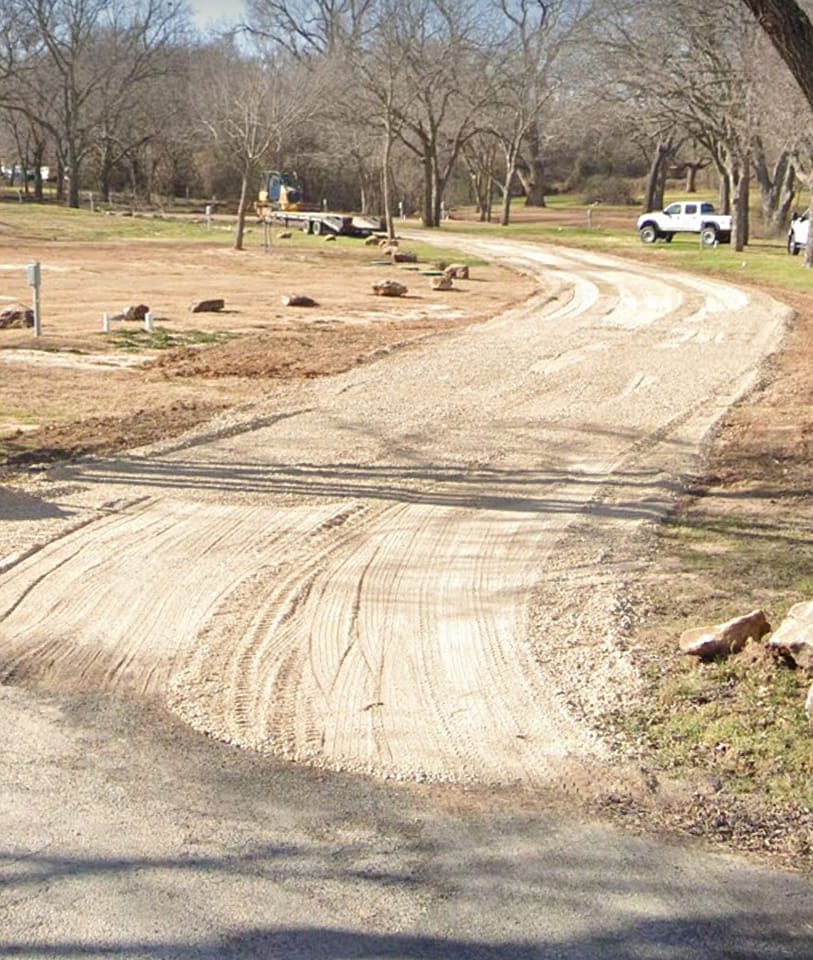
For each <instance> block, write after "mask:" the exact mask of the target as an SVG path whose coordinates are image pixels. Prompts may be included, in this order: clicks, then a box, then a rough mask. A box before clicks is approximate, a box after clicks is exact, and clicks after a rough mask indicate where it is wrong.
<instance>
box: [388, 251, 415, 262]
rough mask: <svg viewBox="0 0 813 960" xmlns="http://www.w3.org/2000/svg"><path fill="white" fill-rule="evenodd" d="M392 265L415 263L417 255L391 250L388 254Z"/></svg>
mask: <svg viewBox="0 0 813 960" xmlns="http://www.w3.org/2000/svg"><path fill="white" fill-rule="evenodd" d="M390 256H391V257H392V262H393V263H417V262H418V254H417V253H410V251H409V250H393V251H392V252H391V253H390Z"/></svg>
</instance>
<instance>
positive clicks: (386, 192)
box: [381, 123, 395, 240]
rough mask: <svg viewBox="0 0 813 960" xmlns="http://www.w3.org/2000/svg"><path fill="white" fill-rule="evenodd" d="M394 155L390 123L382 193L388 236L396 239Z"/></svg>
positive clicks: (385, 146)
mask: <svg viewBox="0 0 813 960" xmlns="http://www.w3.org/2000/svg"><path fill="white" fill-rule="evenodd" d="M391 155H392V132H391V129H390V125H389V123H387V124H386V129H385V132H384V162H383V164H382V170H381V192H382V196H383V200H384V218H385V221H386V224H387V236H388V237H389V238H390V240H393V239H394V238H395V222H394V220H393V217H392V196H391V190H390V187H391V177H390V158H391Z"/></svg>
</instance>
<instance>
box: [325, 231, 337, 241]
mask: <svg viewBox="0 0 813 960" xmlns="http://www.w3.org/2000/svg"><path fill="white" fill-rule="evenodd" d="M331 240H332V241H333V242H334V243H335V241H336V234H335V233H328V234H325V243H330V241H331Z"/></svg>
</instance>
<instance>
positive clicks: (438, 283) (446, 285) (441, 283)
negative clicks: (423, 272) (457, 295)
mask: <svg viewBox="0 0 813 960" xmlns="http://www.w3.org/2000/svg"><path fill="white" fill-rule="evenodd" d="M429 282H430V284H431V287H432V289H433V290H451V289H452V287H453V286H454V284H453V282H452V278H451V277H449V276H446V275H444V276H442V277H430V278H429Z"/></svg>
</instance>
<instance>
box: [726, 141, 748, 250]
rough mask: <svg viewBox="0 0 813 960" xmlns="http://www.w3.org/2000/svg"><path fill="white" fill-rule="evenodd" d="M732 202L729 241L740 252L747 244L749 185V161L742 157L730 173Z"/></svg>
mask: <svg viewBox="0 0 813 960" xmlns="http://www.w3.org/2000/svg"><path fill="white" fill-rule="evenodd" d="M731 180H732V188H733V193H734V202H733V206H732V217H733V219H732V223H731V243H732V245H733V247H734V249H735V250H736V251H737V252H738V253H741V252H742V251H743V250H744V249H745V247H746V246H747V245H748V233H749V222H748V220H749V217H748V200H749V195H750V185H751V161H750V158H749V157H744V158H743V159H742V160H740V161H737V162H736V164H735V166H734V168H733V170H732V174H731Z"/></svg>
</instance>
